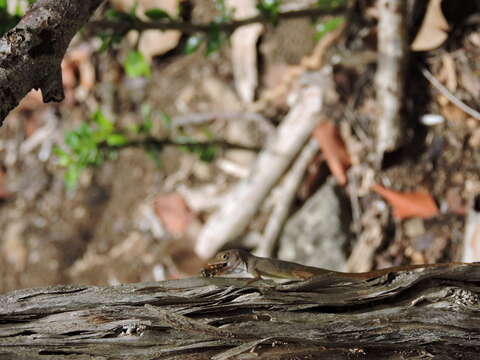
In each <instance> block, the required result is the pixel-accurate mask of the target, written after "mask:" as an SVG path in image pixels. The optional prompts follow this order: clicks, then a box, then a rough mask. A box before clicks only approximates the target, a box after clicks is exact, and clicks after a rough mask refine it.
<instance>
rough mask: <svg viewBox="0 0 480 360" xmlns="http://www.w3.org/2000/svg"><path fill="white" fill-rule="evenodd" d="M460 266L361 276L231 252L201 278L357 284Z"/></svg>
mask: <svg viewBox="0 0 480 360" xmlns="http://www.w3.org/2000/svg"><path fill="white" fill-rule="evenodd" d="M462 264H465V263H448V264H423V265H405V266H395V267H390V268H386V269H381V270H374V271H369V272H362V273H347V272H339V271H333V270H326V269H321V268H317V267H312V266H306V265H301V264H297V263H294V262H289V261H283V260H277V259H270V258H264V257H258V256H255V255H252V254H250V253H249V252H248V251H245V250H241V249H232V250H226V251H221V252H219V253H217V255H215V257H214V258H213V259H212V260H211V261H209V262H208V264H207V266H206V267H205V269H203V271H202V275H203V276H204V277H212V276H216V275H222V274H232V273H239V272H242V271H247V272H248V273H250V274H251V275H253V277H254V278H253V279H252V280H250V281H249V283H252V282H255V281H257V280H260V279H261V278H262V276H267V277H271V278H280V279H292V280H294V279H298V280H308V279H310V278H312V277H314V276H327V277H331V278H332V279H338V280H342V279H343V280H351V281H358V280H368V279H372V278H376V277H379V276H383V275H386V274H388V273H391V272H395V271H409V270H414V269H419V268H432V267H441V266H449V265H462Z"/></svg>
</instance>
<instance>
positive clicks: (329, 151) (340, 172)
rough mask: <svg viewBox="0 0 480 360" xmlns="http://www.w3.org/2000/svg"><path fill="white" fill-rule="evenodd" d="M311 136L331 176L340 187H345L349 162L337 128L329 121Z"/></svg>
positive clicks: (322, 124) (319, 125) (317, 128)
mask: <svg viewBox="0 0 480 360" xmlns="http://www.w3.org/2000/svg"><path fill="white" fill-rule="evenodd" d="M313 136H315V139H316V140H317V141H318V144H319V146H320V149H321V150H322V152H323V154H324V156H325V159H326V160H327V164H328V167H329V168H330V171H331V172H332V174H333V176H335V178H336V179H337V181H338V183H339V184H340V185H345V184H346V183H347V170H348V168H349V167H350V165H351V161H350V155H349V154H348V151H347V148H346V147H345V143H344V142H343V140H342V138H341V136H340V133H339V132H338V129H337V127H336V126H335V124H334V123H333V122H331V121H324V122H321V123H320V124H318V125H317V127H316V128H315V130H314V131H313Z"/></svg>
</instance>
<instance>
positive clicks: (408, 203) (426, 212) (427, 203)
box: [372, 184, 439, 219]
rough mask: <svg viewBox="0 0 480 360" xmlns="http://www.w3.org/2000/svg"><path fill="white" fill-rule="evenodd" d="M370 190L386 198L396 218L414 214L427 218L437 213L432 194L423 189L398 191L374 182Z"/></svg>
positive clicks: (408, 216) (404, 217)
mask: <svg viewBox="0 0 480 360" xmlns="http://www.w3.org/2000/svg"><path fill="white" fill-rule="evenodd" d="M372 190H373V191H375V192H376V193H377V194H379V195H381V196H382V197H383V198H384V199H385V200H387V202H388V203H389V204H390V206H391V207H392V209H393V216H394V217H396V218H397V219H406V218H410V217H414V216H418V217H421V218H423V219H428V218H431V217H433V216H436V215H438V213H439V211H438V207H437V204H435V201H434V200H433V198H432V196H431V195H430V194H429V193H426V192H424V191H415V192H408V193H407V192H398V191H393V190H390V189H386V188H384V187H383V186H381V185H378V184H374V185H373V186H372Z"/></svg>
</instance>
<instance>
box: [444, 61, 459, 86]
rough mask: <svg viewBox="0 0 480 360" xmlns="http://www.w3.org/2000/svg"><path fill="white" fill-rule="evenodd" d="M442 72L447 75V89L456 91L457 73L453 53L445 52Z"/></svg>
mask: <svg viewBox="0 0 480 360" xmlns="http://www.w3.org/2000/svg"><path fill="white" fill-rule="evenodd" d="M442 65H443V68H442V73H443V74H444V75H445V83H446V86H447V89H448V90H450V91H451V92H455V91H456V90H457V85H458V81H457V74H456V72H455V61H454V60H453V57H452V55H450V54H448V53H447V54H443V56H442Z"/></svg>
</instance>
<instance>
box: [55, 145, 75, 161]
mask: <svg viewBox="0 0 480 360" xmlns="http://www.w3.org/2000/svg"><path fill="white" fill-rule="evenodd" d="M53 153H54V154H55V155H57V156H58V164H59V165H60V166H68V165H70V164H71V163H72V158H71V156H70V154H69V153H67V152H66V151H65V150H63V149H61V148H60V147H59V146H57V145H55V146H54V147H53Z"/></svg>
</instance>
